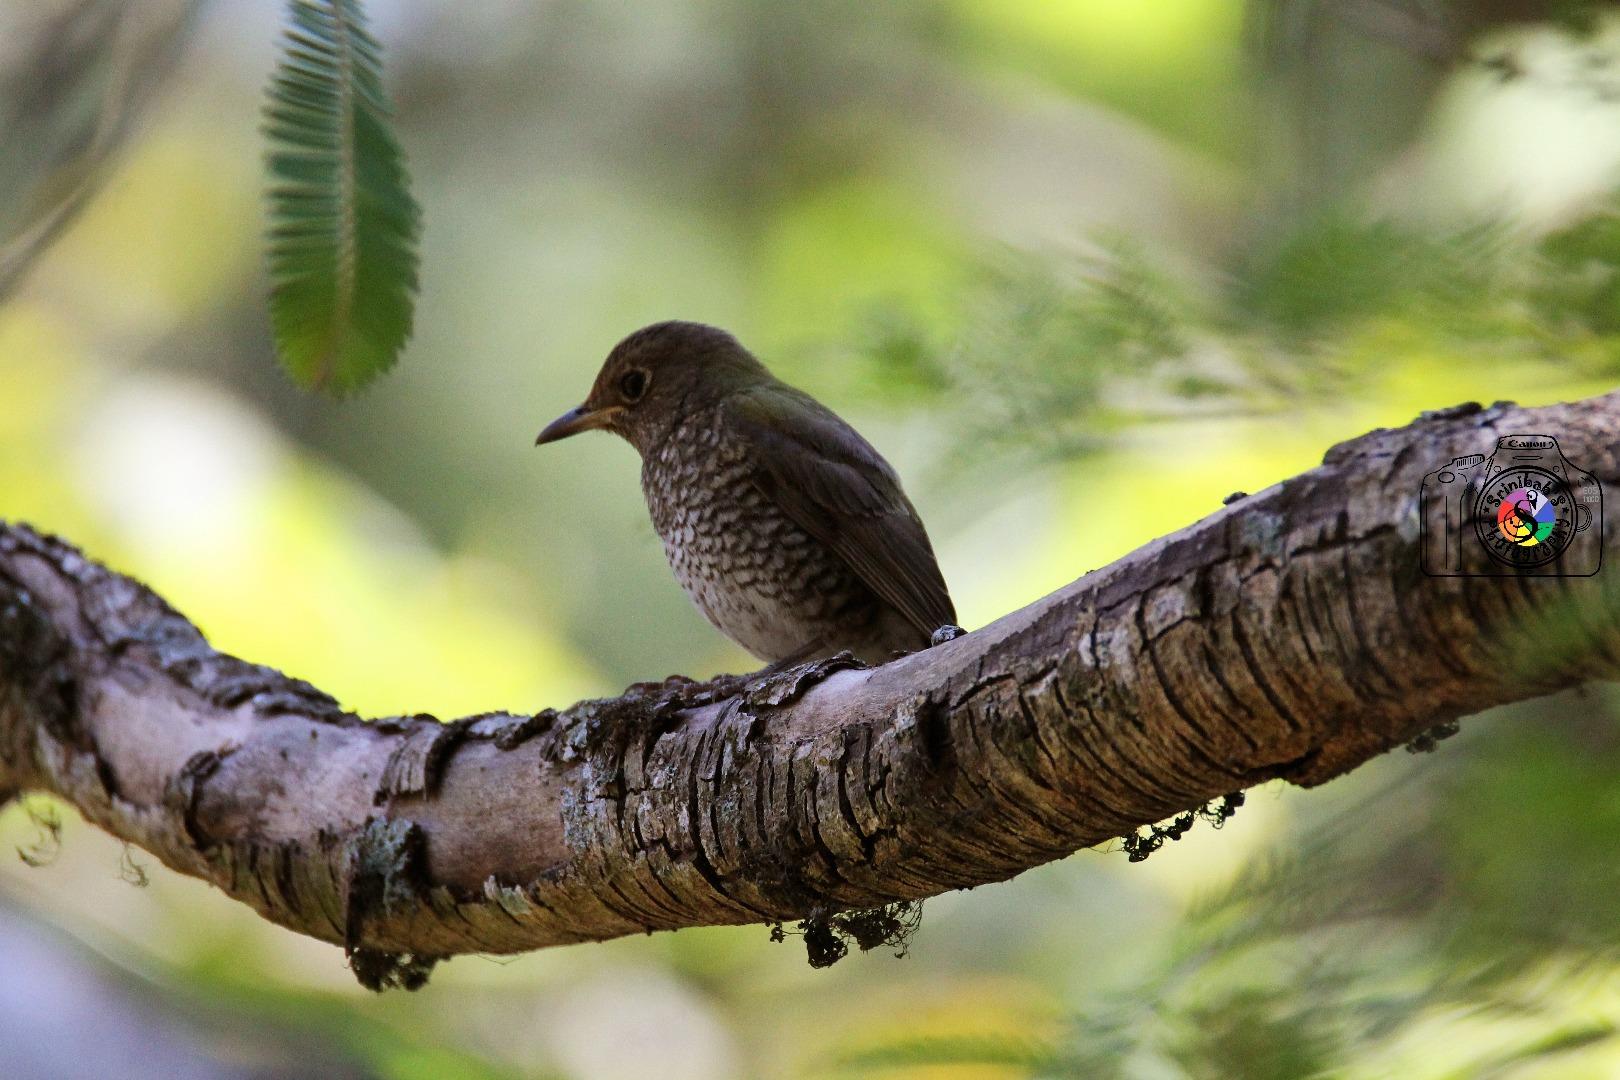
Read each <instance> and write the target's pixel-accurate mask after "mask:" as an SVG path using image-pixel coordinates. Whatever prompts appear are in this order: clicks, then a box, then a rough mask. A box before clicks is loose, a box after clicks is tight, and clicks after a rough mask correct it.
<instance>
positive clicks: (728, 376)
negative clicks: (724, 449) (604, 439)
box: [534, 322, 770, 452]
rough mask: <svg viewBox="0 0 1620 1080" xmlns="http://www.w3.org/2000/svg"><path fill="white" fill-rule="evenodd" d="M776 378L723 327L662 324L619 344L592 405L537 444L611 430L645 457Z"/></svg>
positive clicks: (550, 428)
mask: <svg viewBox="0 0 1620 1080" xmlns="http://www.w3.org/2000/svg"><path fill="white" fill-rule="evenodd" d="M768 378H770V375H769V373H768V372H766V370H765V368H764V366H763V365H762V364H760V362H759V361H758V360H756V359H754V355H753V354H752V353H750V352H749V351H748V350H747V349H745V348H743V347H742V345H741V344H740V343H739V342H738V341H737V339H736V338H734V337H732V336H731V335H730V334H728V333H726V332H725V331H724V330H721V329H719V328H718V327H714V326H705V325H703V324H702V323H691V322H661V323H654V324H653V325H651V326H647V327H643V328H642V329H640V330H637V331H636V332H635V333H633V334H631V335H630V336H629V337H627V338H625V339H624V340H623V341H621V342H619V343H618V344H617V345H615V346H614V347H613V351H612V352H610V353H608V358H607V360H606V361H604V362H603V364H602V370H601V371H600V372H598V373H597V376H596V382H595V383H593V384H592V385H591V392H590V394H589V395H588V396H587V397H586V398H585V401H584V403H583V404H581V405H580V406H579V407H577V408H574V409H570V410H568V411H567V412H565V413H563V414H562V415H561V416H559V417H557V419H555V420H553V421H552V422H551V423H549V424H547V425H546V427H545V429H544V430H543V431H541V432H540V436H539V437H538V438H537V439H535V441H534V442H535V445H536V446H539V445H541V444H542V443H548V442H556V441H557V440H558V439H566V438H568V436H570V435H577V434H579V433H580V432H581V431H592V430H594V429H597V428H603V429H605V430H608V431H612V432H615V433H616V434H618V435H621V436H623V437H624V438H625V439H627V440H628V441H629V442H630V443H631V444H632V445H634V446H635V447H636V449H638V450H641V451H643V452H645V451H646V450H647V449H649V448H650V447H653V446H656V445H658V443H659V442H661V441H662V440H663V437H664V436H665V435H667V434H668V433H669V431H670V430H671V429H673V427H674V426H675V424H676V423H678V422H679V421H680V420H681V418H682V417H685V416H686V415H688V414H689V413H691V412H693V411H695V410H697V409H701V408H705V407H707V406H709V405H712V404H714V403H715V402H717V401H719V400H720V399H721V398H723V397H725V396H726V395H728V394H730V393H732V392H734V391H736V390H739V389H741V388H743V387H745V386H748V385H750V384H752V383H755V382H757V381H759V380H761V379H768Z"/></svg>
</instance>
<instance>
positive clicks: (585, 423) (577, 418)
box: [534, 405, 624, 446]
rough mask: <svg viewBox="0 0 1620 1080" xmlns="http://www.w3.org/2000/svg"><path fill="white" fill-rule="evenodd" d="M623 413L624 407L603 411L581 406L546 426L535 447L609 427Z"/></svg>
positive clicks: (607, 407)
mask: <svg viewBox="0 0 1620 1080" xmlns="http://www.w3.org/2000/svg"><path fill="white" fill-rule="evenodd" d="M623 411H624V410H623V406H620V405H608V406H606V407H604V408H601V409H591V408H587V407H586V406H584V405H581V406H580V407H579V408H577V409H569V410H568V411H567V412H565V413H563V414H562V415H561V416H559V417H557V419H555V420H553V421H552V422H551V423H549V424H547V425H546V426H545V430H543V431H541V432H540V435H539V437H537V438H536V439H535V440H534V445H536V446H540V445H541V444H543V443H548V442H556V441H557V440H558V439H566V438H568V436H570V435H578V434H579V433H580V432H582V431H593V430H595V429H596V428H604V427H607V426H608V424H610V423H612V422H613V418H614V417H615V416H617V415H618V414H619V413H620V412H623Z"/></svg>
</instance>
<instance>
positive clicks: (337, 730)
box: [0, 393, 1620, 986]
mask: <svg viewBox="0 0 1620 1080" xmlns="http://www.w3.org/2000/svg"><path fill="white" fill-rule="evenodd" d="M1616 431H1620V393H1617V394H1610V395H1608V396H1605V397H1599V398H1593V399H1591V400H1588V401H1584V402H1578V403H1575V404H1569V405H1558V406H1552V407H1549V408H1542V409H1518V408H1514V407H1511V406H1508V405H1505V404H1504V405H1501V406H1495V407H1492V408H1490V409H1485V410H1480V409H1479V408H1478V407H1477V406H1474V407H1463V408H1459V409H1453V410H1447V411H1445V412H1443V413H1439V414H1429V415H1426V416H1425V417H1424V418H1421V419H1420V420H1419V421H1417V422H1415V423H1413V424H1411V425H1409V426H1407V427H1405V428H1401V429H1398V430H1393V431H1385V430H1380V431H1375V432H1373V433H1371V434H1369V435H1366V436H1363V437H1362V438H1360V439H1356V440H1354V441H1352V442H1349V443H1345V444H1343V445H1340V446H1337V447H1334V448H1333V449H1332V450H1330V451H1329V452H1328V454H1327V457H1326V460H1325V463H1324V464H1323V465H1322V466H1321V467H1320V468H1317V469H1313V470H1312V471H1310V472H1308V473H1305V474H1303V475H1301V476H1298V477H1295V478H1294V479H1292V480H1289V481H1287V482H1285V483H1283V484H1279V485H1277V486H1275V487H1272V488H1270V489H1268V490H1266V491H1264V492H1262V493H1260V494H1258V495H1254V496H1250V497H1247V498H1243V499H1241V500H1239V501H1237V502H1236V503H1235V504H1234V505H1232V506H1229V507H1227V508H1225V509H1223V510H1220V511H1219V512H1217V513H1215V514H1213V515H1211V516H1210V517H1208V518H1206V519H1204V520H1203V521H1201V522H1199V523H1198V524H1196V525H1193V526H1191V527H1189V528H1187V529H1183V530H1182V531H1180V532H1178V533H1175V534H1173V535H1170V536H1167V537H1164V538H1162V539H1160V540H1157V541H1155V542H1153V543H1151V544H1149V545H1147V546H1146V547H1144V548H1142V549H1140V550H1139V551H1137V552H1135V553H1133V554H1131V555H1129V556H1127V557H1126V558H1124V559H1122V560H1120V561H1119V562H1117V563H1115V564H1114V565H1112V566H1109V567H1107V568H1106V569H1103V570H1099V571H1095V572H1093V573H1090V574H1087V575H1086V576H1085V577H1083V578H1081V579H1080V580H1078V581H1076V582H1074V583H1073V584H1071V585H1069V586H1067V587H1065V588H1064V589H1061V590H1059V591H1058V592H1056V593H1053V594H1052V595H1050V596H1048V597H1045V598H1044V599H1042V600H1040V601H1038V602H1036V603H1034V604H1032V605H1030V606H1029V607H1027V608H1024V609H1023V610H1021V611H1017V612H1014V613H1013V614H1011V615H1008V616H1006V617H1005V618H1003V619H1001V620H999V621H997V622H995V623H993V624H991V625H990V626H987V627H985V628H984V629H982V630H979V631H977V632H975V633H973V634H969V635H967V636H966V637H963V638H960V639H958V640H955V641H951V642H948V643H946V644H943V645H940V646H937V647H935V648H933V649H929V650H927V651H925V652H923V653H919V654H915V655H912V656H909V657H906V658H904V659H901V660H897V661H895V662H893V663H890V664H886V665H884V666H882V667H880V668H876V669H872V670H862V669H859V668H858V667H857V666H856V665H855V664H854V663H853V662H851V661H848V660H847V659H839V658H835V659H833V660H831V661H823V662H821V663H818V664H814V665H808V666H806V667H803V668H799V669H795V670H793V671H790V672H787V673H785V674H782V675H778V676H775V677H772V678H768V679H763V680H761V679H754V680H751V681H750V680H745V679H741V678H735V677H728V678H722V679H719V680H716V681H715V682H712V683H706V684H699V683H692V682H689V681H686V680H680V679H671V680H669V681H667V682H665V683H662V684H638V685H636V686H633V687H631V688H630V689H629V690H628V691H627V692H626V693H625V694H624V695H623V696H622V697H619V698H614V699H609V700H600V701H586V702H581V703H579V704H577V705H574V706H572V707H571V708H569V709H567V710H565V711H563V712H553V711H551V710H546V711H543V712H541V713H538V714H536V715H534V716H512V715H507V714H489V715H485V716H479V717H468V718H466V719H463V720H457V721H454V722H452V723H447V724H446V723H440V722H439V721H437V720H435V719H433V718H432V717H426V716H415V717H392V718H388V719H384V720H378V721H373V722H366V721H362V720H361V719H359V718H358V717H356V716H354V715H352V714H350V713H347V712H344V711H343V710H342V709H341V708H339V706H338V705H337V703H336V702H335V701H333V700H332V699H331V698H330V697H328V696H327V695H325V694H323V693H321V692H320V691H318V690H316V689H315V688H314V687H312V686H310V685H308V684H307V683H304V682H300V681H298V680H295V679H290V678H287V677H286V676H283V675H281V674H280V673H278V672H275V671H272V670H270V669H268V668H264V667H259V666H255V665H252V664H248V663H245V662H243V661H240V660H237V659H235V658H233V657H230V656H225V655H222V654H220V653H217V652H215V651H214V650H213V649H211V648H210V647H209V646H208V644H207V643H206V642H205V641H204V640H203V638H202V636H201V635H200V634H199V633H198V632H197V630H196V629H195V628H194V627H193V626H192V625H191V624H190V623H189V622H187V621H186V620H185V619H184V618H182V617H181V616H180V615H179V614H177V613H176V612H174V611H173V610H171V609H170V608H169V607H168V606H167V605H166V604H164V603H163V601H161V600H160V599H159V598H158V597H156V596H154V595H153V594H152V593H151V592H150V591H148V590H147V589H146V588H144V587H143V586H141V585H139V584H138V583H136V582H134V581H132V580H130V579H129V578H127V577H123V576H121V575H119V574H116V573H113V572H111V571H109V570H107V569H104V568H103V567H101V566H99V565H97V564H95V563H92V562H90V561H88V560H86V559H85V558H84V557H83V556H81V555H80V554H79V553H78V552H77V551H76V550H75V549H74V548H72V547H71V546H70V545H68V544H67V543H65V542H63V541H61V540H57V539H53V538H49V537H43V536H40V535H38V534H36V533H34V532H32V531H30V530H29V529H28V528H26V527H24V526H20V525H3V524H0V792H16V791H23V790H41V791H48V792H51V793H53V794H55V795H57V796H59V797H61V798H63V799H65V800H67V801H68V802H70V803H72V804H73V805H74V806H76V807H77V808H78V809H79V810H80V811H81V812H82V813H83V814H84V815H85V817H87V818H88V819H89V820H90V821H92V822H94V823H96V824H97V825H100V826H101V827H102V828H105V829H107V830H108V831H110V832H112V833H113V834H115V835H117V836H120V837H122V838H124V839H126V840H130V841H132V842H134V843H136V844H139V845H140V846H141V847H144V848H145V849H147V850H148V851H150V852H152V853H153V854H154V855H156V856H157V857H158V858H160V859H162V860H163V862H164V863H166V864H167V865H168V866H170V867H172V868H174V869H175V870H178V871H180V872H182V873H186V874H191V875H194V876H196V877H200V878H203V879H205V880H208V881H211V882H213V883H214V884H215V885H217V886H219V888H221V889H222V890H224V891H225V892H226V893H227V894H228V895H230V896H231V897H233V898H235V899H237V900H241V901H243V902H244V903H247V904H249V905H251V906H252V907H253V908H254V909H255V910H257V911H258V912H259V913H260V914H262V915H263V916H265V917H266V918H268V919H271V920H273V921H275V922H277V923H279V924H281V925H283V926H286V927H289V928H291V929H293V930H296V931H298V932H300V933H304V934H309V935H312V936H314V937H317V938H320V939H322V940H325V941H330V942H336V943H339V944H342V945H344V946H345V947H346V948H347V949H349V950H350V952H351V955H352V957H353V959H354V962H355V967H356V971H357V972H358V973H359V974H360V976H361V978H362V981H365V982H366V983H367V984H368V985H372V986H382V985H392V984H404V985H418V984H419V983H420V981H421V980H422V978H424V977H425V974H426V970H427V968H428V967H429V966H430V965H431V963H432V962H433V961H434V960H436V959H438V958H443V957H447V956H451V955H455V954H459V953H468V952H484V953H508V952H515V951H520V950H525V949H533V948H538V947H542V946H548V945H559V944H564V943H568V942H576V941H591V940H602V939H606V938H612V937H617V936H619V935H623V934H630V933H637V932H642V931H652V930H664V929H673V928H677V927H684V926H700V925H710V924H725V923H748V922H760V921H771V920H783V919H800V918H805V917H806V916H809V915H816V916H817V917H824V916H825V915H826V913H828V912H832V911H842V910H850V909H858V908H867V907H873V906H876V905H881V904H885V903H888V902H893V901H900V900H909V899H918V898H922V897H927V896H931V895H934V894H936V893H940V892H943V891H946V890H949V889H957V888H963V887H967V886H972V885H980V884H984V883H986V882H992V881H1000V880H1002V879H1005V878H1009V877H1011V876H1013V875H1015V874H1017V873H1019V872H1020V871H1023V870H1026V869H1029V868H1030V867H1033V866H1037V865H1039V864H1041V863H1044V862H1047V861H1049V860H1052V859H1056V858H1060V857H1062V856H1064V855H1067V854H1069V853H1070V852H1073V851H1075V850H1077V849H1079V848H1084V847H1088V846H1091V845H1095V844H1097V843H1100V842H1102V841H1105V840H1107V839H1109V838H1111V837H1116V836H1120V835H1122V834H1125V833H1129V832H1131V831H1133V830H1135V829H1136V828H1138V827H1140V826H1142V825H1145V824H1148V823H1151V822H1155V821H1159V820H1162V819H1164V818H1165V817H1167V816H1169V815H1171V814H1174V813H1176V812H1177V811H1181V810H1185V809H1188V808H1192V807H1197V806H1199V805H1200V804H1203V803H1204V802H1206V801H1207V800H1210V799H1212V798H1214V797H1216V796H1220V795H1222V794H1225V793H1228V792H1233V791H1236V790H1239V789H1242V788H1245V787H1248V786H1250V785H1253V784H1257V783H1260V782H1261V781H1264V780H1268V779H1272V778H1275V777H1281V778H1284V779H1287V780H1290V781H1292V782H1294V783H1297V784H1305V785H1310V784H1319V783H1322V782H1323V781H1326V780H1328V779H1331V778H1332V777H1334V776H1337V775H1339V774H1341V773H1343V772H1346V771H1347V770H1349V769H1351V768H1353V767H1354V766H1356V765H1357V764H1359V763H1360V762H1362V761H1365V760H1366V759H1367V758H1369V757H1371V756H1373V755H1375V754H1378V753H1381V752H1383V751H1385V750H1387V749H1389V748H1390V747H1392V746H1396V745H1399V744H1400V743H1402V742H1405V741H1407V740H1410V739H1412V738H1413V737H1414V736H1416V735H1418V734H1420V733H1421V732H1423V731H1424V730H1426V729H1429V728H1431V727H1434V726H1435V725H1438V724H1440V723H1442V722H1445V721H1449V720H1451V719H1453V718H1456V717H1459V716H1462V715H1465V714H1468V713H1471V712H1475V711H1478V710H1480V709H1483V708H1486V707H1489V706H1493V705H1500V704H1504V703H1507V702H1511V701H1515V700H1520V699H1523V698H1526V697H1530V696H1534V695H1538V694H1542V693H1546V692H1549V691H1552V690H1555V689H1558V688H1560V687H1565V686H1569V685H1573V684H1575V683H1578V682H1581V681H1583V680H1587V679H1592V678H1608V677H1613V676H1615V675H1616V673H1617V671H1620V597H1617V593H1620V587H1616V586H1615V585H1612V584H1610V583H1611V582H1615V581H1616V580H1617V578H1616V575H1615V574H1614V573H1613V572H1606V573H1600V574H1598V575H1597V576H1596V577H1592V578H1554V577H1544V578H1542V577H1508V578H1430V577H1426V576H1425V575H1424V574H1423V573H1422V571H1421V568H1420V566H1421V563H1420V544H1421V538H1420V533H1419V525H1418V516H1417V514H1418V492H1419V488H1420V484H1421V481H1422V477H1423V474H1424V473H1425V472H1426V471H1428V470H1431V469H1434V468H1437V467H1438V466H1439V465H1441V464H1444V463H1445V462H1446V461H1448V460H1449V459H1451V458H1454V457H1458V456H1461V455H1464V454H1470V453H1489V452H1490V451H1491V449H1492V447H1493V445H1494V442H1495V439H1496V438H1497V436H1498V435H1502V434H1509V433H1516V432H1545V433H1549V434H1553V435H1555V436H1557V438H1558V439H1559V441H1560V443H1561V445H1562V448H1563V450H1564V453H1565V454H1566V455H1567V456H1568V457H1569V458H1570V459H1571V460H1573V461H1574V462H1576V463H1577V464H1579V465H1580V466H1581V467H1582V468H1585V469H1587V470H1590V471H1591V472H1592V473H1594V474H1595V475H1596V476H1597V477H1598V479H1599V480H1600V481H1602V482H1604V483H1606V484H1620V456H1617V447H1616V439H1615V435H1614V433H1615V432H1616ZM1139 497H1141V498H1143V499H1150V498H1152V497H1153V491H1152V489H1151V485H1147V486H1145V487H1144V488H1143V489H1142V490H1141V491H1140V493H1139ZM1617 521H1620V515H1617V514H1614V513H1611V514H1610V515H1609V521H1608V523H1607V524H1606V525H1605V528H1606V534H1605V538H1606V540H1607V542H1608V546H1609V548H1610V550H1611V551H1614V550H1620V549H1616V548H1615V546H1614V541H1615V540H1616V535H1617V532H1620V528H1617V525H1616V522H1617Z"/></svg>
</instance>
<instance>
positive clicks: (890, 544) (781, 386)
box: [535, 322, 956, 666]
mask: <svg viewBox="0 0 1620 1080" xmlns="http://www.w3.org/2000/svg"><path fill="white" fill-rule="evenodd" d="M595 428H602V429H605V430H608V431H612V432H614V433H616V434H618V435H620V436H622V437H623V438H624V439H625V440H626V441H627V442H629V443H630V445H632V446H634V447H635V448H636V450H637V452H638V453H640V455H641V490H642V493H643V494H644V495H645V496H646V498H647V509H648V510H649V511H650V512H651V514H652V522H653V527H654V528H655V529H657V530H658V535H659V536H660V537H661V538H662V539H663V541H664V554H665V555H666V556H668V558H669V564H670V566H671V567H672V568H673V569H674V571H675V576H676V578H678V579H679V580H680V583H681V585H682V587H684V588H685V589H686V592H687V595H689V596H690V597H691V598H692V601H693V602H694V603H695V604H697V607H698V610H700V611H702V612H703V614H704V615H705V616H706V617H707V618H708V620H709V622H711V623H713V624H714V625H715V627H716V628H717V629H719V630H720V632H721V633H723V634H725V635H726V636H727V637H729V638H731V640H733V641H735V642H736V643H737V644H739V645H741V646H742V647H743V648H745V649H747V650H748V651H749V652H750V653H753V654H754V655H755V656H757V657H759V658H760V659H761V660H764V661H767V662H768V663H770V664H773V665H776V666H783V665H787V664H791V663H797V662H800V661H803V660H808V659H813V658H815V657H819V656H826V655H830V654H832V653H834V652H837V651H839V650H841V649H848V650H849V651H851V652H853V653H854V654H855V655H856V656H858V657H860V658H861V659H862V660H865V661H867V662H868V663H881V662H883V661H885V660H888V659H890V658H891V657H892V656H893V654H894V653H896V652H911V651H914V650H917V649H921V648H925V647H927V645H928V644H929V641H930V637H931V635H932V634H933V633H934V631H935V630H937V629H938V628H940V627H941V626H947V625H950V624H952V623H954V622H955V621H956V613H955V610H954V608H953V607H952V605H951V598H950V594H949V593H947V592H946V591H945V580H944V578H942V577H941V576H940V572H939V566H938V564H937V563H936V562H935V560H934V550H933V548H932V547H931V546H930V545H929V543H928V534H927V532H925V531H924V530H923V525H922V522H921V521H920V520H918V518H917V511H916V510H915V509H913V508H912V505H911V502H910V500H908V499H907V498H906V495H905V492H903V491H902V490H900V479H899V477H897V476H896V475H895V472H894V469H893V468H891V467H890V466H889V463H888V462H887V461H884V460H883V456H882V455H881V454H879V453H878V452H877V451H876V450H874V449H872V446H871V444H870V443H868V442H867V441H866V440H865V439H863V438H861V436H860V435H859V434H857V433H856V431H855V429H854V428H852V427H850V426H849V425H848V424H846V423H844V421H842V420H841V419H839V418H838V416H837V415H836V414H835V413H833V412H832V410H830V409H828V408H827V407H826V406H824V405H822V404H821V403H820V402H818V401H816V400H815V399H814V398H812V397H811V396H810V395H809V394H806V393H804V392H803V391H800V390H796V389H794V388H793V387H791V386H788V385H787V384H786V383H783V382H781V381H779V380H778V379H776V378H775V377H774V376H772V375H771V373H770V372H769V371H767V370H766V369H765V366H764V365H763V364H761V363H760V362H759V361H758V360H757V359H755V358H754V355H753V354H752V353H750V352H749V351H748V350H747V349H745V348H743V347H742V345H741V344H740V343H738V341H737V339H736V338H734V337H732V336H731V335H730V334H728V333H726V332H725V331H724V330H720V329H717V328H715V327H712V326H704V325H701V324H699V323H689V322H662V323H656V324H654V325H652V326H648V327H645V328H643V329H641V330H637V331H636V332H635V333H633V334H631V335H630V336H629V337H627V338H625V339H624V340H623V341H621V342H619V344H618V345H616V346H615V347H614V349H613V351H612V352H611V353H609V354H608V358H607V361H606V362H605V363H604V364H603V365H602V370H601V372H600V373H599V374H598V375H597V376H596V382H595V384H594V385H593V386H592V387H591V392H590V396H588V397H587V398H586V399H585V403H584V404H583V405H581V406H579V407H578V408H577V409H572V410H570V411H569V412H567V413H564V414H563V415H562V416H560V417H558V418H557V419H556V420H554V421H552V423H551V424H549V425H548V426H547V427H546V429H545V430H544V431H542V432H540V437H539V438H537V439H536V440H535V444H536V445H539V444H541V443H549V442H554V441H556V440H557V439H565V438H567V437H568V436H570V435H575V434H578V433H579V432H581V431H590V430H592V429H595Z"/></svg>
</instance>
